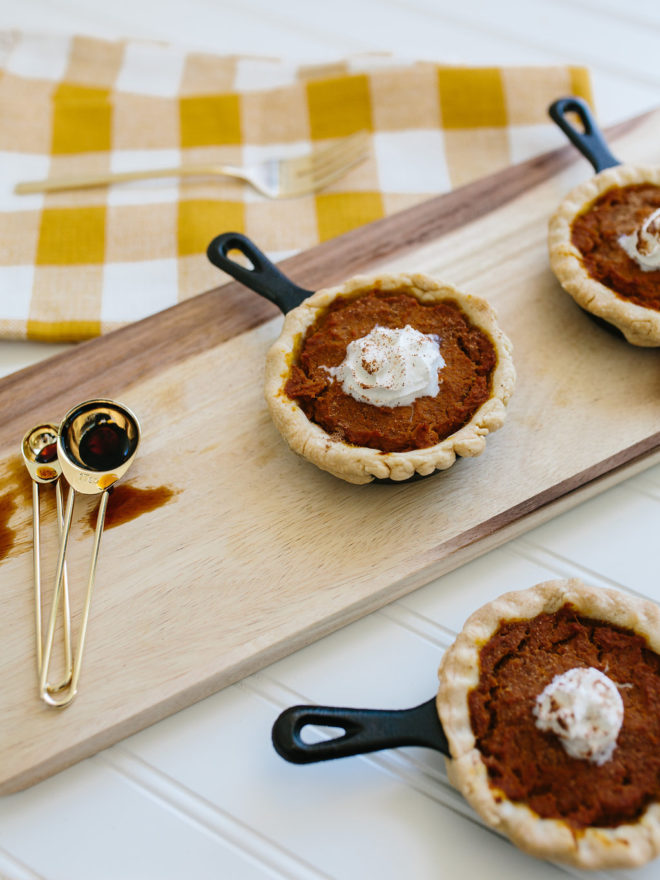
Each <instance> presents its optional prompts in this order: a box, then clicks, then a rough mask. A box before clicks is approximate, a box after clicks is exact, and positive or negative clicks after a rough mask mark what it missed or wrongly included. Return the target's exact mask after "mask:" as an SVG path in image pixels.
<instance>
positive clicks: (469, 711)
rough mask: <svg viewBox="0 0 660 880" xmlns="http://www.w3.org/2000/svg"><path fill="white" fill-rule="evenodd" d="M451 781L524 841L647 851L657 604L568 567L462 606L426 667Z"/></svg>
mask: <svg viewBox="0 0 660 880" xmlns="http://www.w3.org/2000/svg"><path fill="white" fill-rule="evenodd" d="M439 676H440V688H439V692H438V699H437V707H438V713H439V716H440V719H441V721H442V726H443V729H444V731H445V734H446V736H447V739H448V742H449V746H450V752H451V759H449V760H448V773H449V778H450V780H451V782H452V783H453V784H454V785H455V786H456V787H457V788H458V789H459V790H460V791H461V792H462V793H463V795H464V796H465V797H466V798H467V800H468V801H469V802H470V804H471V805H472V806H473V807H474V809H475V810H476V811H477V812H478V813H479V814H480V815H481V816H482V818H483V819H484V820H485V821H486V822H487V823H488V824H489V825H491V826H493V827H495V828H496V829H498V830H500V831H502V832H504V833H505V834H507V835H508V836H509V837H510V838H511V839H512V840H513V841H514V843H516V844H517V845H518V846H519V847H521V848H522V849H523V850H526V851H527V852H530V853H532V854H533V855H536V856H540V857H544V858H548V859H554V860H558V861H564V862H567V863H569V864H573V865H576V866H579V867H582V868H605V867H625V866H633V865H640V864H643V863H645V862H647V861H649V860H650V859H652V858H655V857H656V856H657V855H658V854H660V608H658V606H657V605H655V604H654V603H652V602H650V601H646V600H642V599H638V598H633V597H630V596H626V595H624V594H622V593H619V592H616V591H614V590H607V589H594V588H592V587H588V586H585V585H584V584H582V583H581V582H580V581H577V580H566V581H564V580H557V581H547V582H545V583H542V584H539V585H537V586H536V587H533V588H532V589H530V590H524V591H521V592H513V593H507V594H505V595H503V596H501V597H500V598H498V599H496V600H495V601H493V602H491V603H489V604H487V605H485V606H484V607H483V608H481V609H479V610H478V611H477V612H475V613H474V614H473V615H472V616H471V617H470V618H469V619H468V621H467V623H466V624H465V627H464V629H463V631H462V632H461V633H460V635H459V636H458V638H457V640H456V642H455V643H454V644H453V645H452V647H451V648H450V649H449V650H448V651H447V652H446V654H445V656H444V658H443V662H442V665H441V667H440V672H439Z"/></svg>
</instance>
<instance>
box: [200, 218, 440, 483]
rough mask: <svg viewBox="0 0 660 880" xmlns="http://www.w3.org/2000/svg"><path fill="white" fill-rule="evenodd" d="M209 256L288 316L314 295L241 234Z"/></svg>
mask: <svg viewBox="0 0 660 880" xmlns="http://www.w3.org/2000/svg"><path fill="white" fill-rule="evenodd" d="M230 251H239V253H241V254H243V256H244V257H246V258H247V259H248V260H249V262H250V264H251V266H252V267H253V268H251V269H248V268H246V267H245V266H242V265H241V264H240V263H237V262H236V260H233V259H231V257H230V256H229V253H230ZM206 255H207V257H208V258H209V260H210V261H211V262H212V263H213V265H214V266H217V267H218V269H222V271H223V272H226V273H227V274H228V275H231V276H232V278H235V279H236V280H237V281H240V282H241V284H244V285H245V286H246V287H249V288H250V290H253V291H254V292H255V293H258V294H259V295H260V296H263V297H265V299H267V300H270V302H272V303H275V305H276V306H277V307H278V308H279V309H280V310H281V311H282V313H283V314H285V315H286V314H287V312H290V311H291V309H295V308H296V307H297V306H299V305H300V304H301V303H302V302H303V300H305V299H307V297H308V296H311V295H312V294H313V293H314V291H313V290H306V289H305V288H304V287H298V285H297V284H294V283H293V281H291V280H290V279H289V278H287V277H286V275H284V274H283V273H282V272H280V270H279V269H278V268H277V266H276V265H275V264H274V263H271V261H270V260H269V259H268V257H267V256H266V255H265V254H264V253H262V251H260V250H259V248H258V247H257V246H256V245H255V244H254V242H252V241H250V239H249V238H247V236H245V235H241V233H240V232H223V233H222V235H218V236H217V237H216V238H214V239H213V241H212V242H211V244H210V245H209V246H208V248H207V250H206ZM439 473H442V471H439V470H435V471H433V472H432V473H430V474H425V475H423V474H418V473H414V474H412V476H410V477H408V478H407V479H405V480H391V479H383V478H379V477H374V479H373V480H372V483H385V484H392V485H401V483H414V482H416V481H417V480H425V479H426V478H427V477H433V476H435V475H436V474H439ZM372 483H368V484H367V485H371V484H372Z"/></svg>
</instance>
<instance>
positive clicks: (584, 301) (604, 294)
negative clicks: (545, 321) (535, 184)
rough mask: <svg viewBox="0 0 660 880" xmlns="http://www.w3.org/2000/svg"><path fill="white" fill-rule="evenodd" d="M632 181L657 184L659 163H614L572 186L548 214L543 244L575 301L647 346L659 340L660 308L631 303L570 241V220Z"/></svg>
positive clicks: (563, 285) (638, 342) (629, 339)
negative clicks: (592, 271)
mask: <svg viewBox="0 0 660 880" xmlns="http://www.w3.org/2000/svg"><path fill="white" fill-rule="evenodd" d="M634 183H652V184H655V185H657V186H660V168H658V167H653V166H644V165H617V166H615V167H614V168H607V169H606V170H605V171H601V172H600V173H599V174H596V175H595V176H594V177H592V178H590V179H589V180H587V181H585V182H584V183H582V184H580V185H579V186H577V187H575V189H573V190H571V192H570V193H569V194H568V195H567V196H566V198H565V199H564V200H563V202H562V203H561V204H560V205H559V207H558V208H557V210H556V212H555V213H554V214H553V215H552V217H551V218H550V225H549V233H548V247H549V251H550V265H551V267H552V270H553V272H554V273H555V275H556V276H557V278H558V279H559V282H560V283H561V285H562V287H563V288H564V290H566V291H567V292H568V293H570V295H571V296H572V297H573V299H574V300H575V301H576V302H577V303H578V305H580V306H581V307H582V308H583V309H586V311H588V312H591V313H592V314H593V315H596V316H597V317H599V318H602V319H603V320H605V321H607V322H608V323H610V324H613V325H614V326H615V327H617V328H618V329H619V330H620V331H621V332H622V333H623V335H624V336H625V338H626V339H627V340H628V342H630V343H632V344H633V345H639V346H646V347H652V346H658V345H660V312H659V311H657V310H656V309H650V308H644V307H643V306H640V305H637V304H636V303H633V302H631V301H630V300H628V299H625V298H624V297H623V296H619V295H617V294H616V293H615V292H614V291H613V290H611V289H610V288H609V287H606V286H605V285H604V284H602V283H601V282H600V281H597V280H596V279H595V278H592V276H591V275H589V274H588V272H587V271H586V269H585V268H584V265H583V262H582V254H581V253H580V251H579V250H578V249H577V248H576V247H575V245H574V244H573V243H572V241H571V229H572V225H573V221H574V220H575V218H576V217H577V216H578V215H579V214H582V213H583V212H584V211H585V210H586V209H587V208H588V207H589V206H590V205H591V204H592V203H593V202H594V201H595V200H596V199H597V198H598V197H599V196H601V195H602V194H603V193H605V192H606V191H607V190H609V189H612V188H613V187H625V186H629V185H630V184H634Z"/></svg>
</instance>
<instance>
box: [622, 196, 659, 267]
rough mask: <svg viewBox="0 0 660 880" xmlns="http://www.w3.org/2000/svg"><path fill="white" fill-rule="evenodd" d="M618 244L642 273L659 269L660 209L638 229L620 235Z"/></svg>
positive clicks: (650, 215)
mask: <svg viewBox="0 0 660 880" xmlns="http://www.w3.org/2000/svg"><path fill="white" fill-rule="evenodd" d="M619 244H620V245H621V247H622V248H623V249H624V251H625V252H626V253H627V254H628V256H629V257H631V258H632V259H633V260H634V261H635V262H636V263H637V265H638V266H639V267H640V269H642V270H643V271H644V272H653V271H654V270H655V269H660V208H658V210H657V211H654V212H653V213H652V214H649V216H648V217H647V218H646V220H645V221H644V222H643V223H642V225H641V226H640V227H639V229H635V230H634V231H633V232H631V233H630V235H621V236H620V237H619Z"/></svg>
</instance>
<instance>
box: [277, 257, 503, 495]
mask: <svg viewBox="0 0 660 880" xmlns="http://www.w3.org/2000/svg"><path fill="white" fill-rule="evenodd" d="M373 289H379V290H384V291H388V290H391V291H403V292H405V293H408V294H411V295H412V296H414V297H415V298H416V299H417V300H419V301H420V302H422V303H424V302H427V303H428V302H438V301H441V300H445V299H450V300H454V301H455V302H457V303H458V305H459V306H460V307H461V309H462V310H463V312H464V313H465V314H466V315H467V317H468V318H469V319H470V321H471V322H472V323H473V324H474V325H476V326H477V327H479V328H480V329H482V330H484V331H485V332H486V333H487V334H488V337H489V339H490V341H491V342H492V344H493V347H494V348H495V352H496V355H497V364H496V366H495V369H494V371H493V375H492V381H491V394H490V397H489V398H488V400H486V401H485V403H483V404H482V405H481V406H480V407H479V409H478V410H477V411H476V413H475V414H474V415H473V416H472V418H471V419H470V421H469V422H468V423H467V424H466V425H464V426H463V427H462V428H460V430H458V431H456V432H455V433H453V434H451V435H450V436H449V437H447V438H445V439H444V440H442V441H441V442H440V443H437V444H435V445H434V446H429V447H427V448H424V449H414V450H411V451H406V452H387V453H385V452H381V451H379V450H378V449H372V448H368V447H365V446H353V445H351V444H349V443H345V442H343V441H342V440H338V439H335V438H333V437H332V436H331V435H330V434H328V433H327V432H326V431H325V430H324V429H323V428H322V427H320V426H319V425H317V424H315V423H314V422H312V421H310V420H309V419H308V418H307V416H306V415H305V413H304V412H303V410H302V409H301V408H300V407H299V406H298V404H297V403H296V401H294V400H292V399H291V398H290V397H288V395H287V394H286V392H285V390H284V387H285V385H286V382H287V379H288V377H289V373H290V370H291V365H292V364H294V363H295V361H296V358H297V355H298V350H299V347H300V345H301V342H302V340H303V339H304V337H305V333H306V331H307V329H308V328H309V327H310V326H311V325H312V324H313V323H314V322H315V320H316V319H317V317H318V316H319V315H320V314H322V313H323V312H324V311H325V309H326V308H327V307H328V306H329V304H330V303H332V302H333V300H334V299H335V298H336V297H338V296H344V297H356V296H359V295H360V293H362V292H365V293H366V292H367V291H369V290H373ZM511 350H512V346H511V343H510V342H509V340H508V338H507V337H506V336H505V335H504V333H503V332H502V331H501V330H500V328H499V327H498V325H497V320H496V317H495V313H494V311H493V309H492V308H491V306H490V305H488V303H487V302H485V300H482V299H478V298H477V297H474V296H470V295H468V294H465V293H462V292H460V291H458V290H456V288H454V287H452V286H451V285H449V284H445V283H441V282H439V281H436V280H435V279H433V278H430V277H428V276H427V275H421V274H413V275H407V274H403V275H378V276H358V277H355V278H352V279H351V280H349V281H347V282H346V283H345V284H342V285H339V286H337V287H331V288H326V289H323V290H319V291H317V292H316V293H314V294H313V295H312V296H310V297H309V298H308V299H306V300H304V301H303V303H302V304H301V305H300V306H298V307H297V308H295V309H292V311H290V312H289V313H288V314H287V315H286V317H285V320H284V326H283V328H282V332H281V335H280V336H279V338H278V339H277V341H276V342H275V343H274V344H273V345H272V347H271V349H270V351H269V352H268V356H267V359H266V377H265V388H264V392H265V397H266V401H267V403H268V407H269V409H270V413H271V416H272V418H273V421H274V422H275V425H276V427H277V429H278V430H279V431H280V433H281V434H282V436H283V437H284V438H285V439H286V441H287V442H288V444H289V446H290V447H291V449H293V451H294V452H297V453H298V454H300V455H302V456H304V457H305V458H307V459H308V460H309V461H311V462H313V463H314V464H315V465H317V466H318V467H319V468H321V469H322V470H324V471H328V472H329V473H331V474H333V475H334V476H336V477H340V478H341V479H343V480H346V481H347V482H349V483H370V482H371V481H372V480H374V479H391V480H406V479H408V478H409V477H412V476H413V475H414V474H415V473H417V474H420V475H423V476H425V475H427V474H431V473H433V471H434V470H436V469H438V470H444V469H445V468H448V467H450V466H451V465H452V464H453V463H454V461H455V460H456V456H457V455H459V456H475V455H480V454H481V453H482V452H483V450H484V448H485V445H486V435H487V434H488V433H489V432H491V431H496V430H497V429H498V428H500V427H502V424H503V423H504V419H505V415H506V404H507V401H508V400H509V397H510V396H511V393H512V391H513V387H514V384H515V377H516V374H515V369H514V366H513V359H512V357H511Z"/></svg>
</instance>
